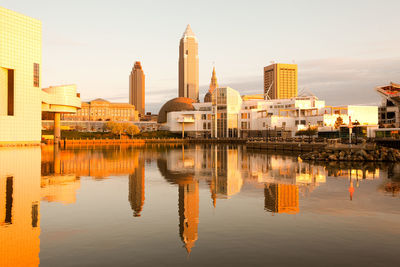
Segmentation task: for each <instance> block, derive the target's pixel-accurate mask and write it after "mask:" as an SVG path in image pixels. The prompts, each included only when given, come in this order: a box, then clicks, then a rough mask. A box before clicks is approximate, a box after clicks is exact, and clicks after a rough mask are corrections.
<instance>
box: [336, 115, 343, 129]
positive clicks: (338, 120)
mask: <svg viewBox="0 0 400 267" xmlns="http://www.w3.org/2000/svg"><path fill="white" fill-rule="evenodd" d="M343 124H344V123H343V119H342V117H340V116H339V117H337V119H336V121H335V125H334V127H335V129H339V127H340V125H343Z"/></svg>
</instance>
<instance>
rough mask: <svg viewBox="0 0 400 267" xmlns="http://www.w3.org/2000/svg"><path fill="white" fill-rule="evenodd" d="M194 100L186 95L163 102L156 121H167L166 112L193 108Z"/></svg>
mask: <svg viewBox="0 0 400 267" xmlns="http://www.w3.org/2000/svg"><path fill="white" fill-rule="evenodd" d="M195 102H196V101H195V100H193V99H191V98H187V97H177V98H174V99H171V100H169V101H168V102H167V103H165V104H164V105H163V106H162V107H161V109H160V111H159V112H158V119H157V122H158V123H166V122H167V114H168V113H169V112H172V111H188V110H195V108H194V107H193V103H195Z"/></svg>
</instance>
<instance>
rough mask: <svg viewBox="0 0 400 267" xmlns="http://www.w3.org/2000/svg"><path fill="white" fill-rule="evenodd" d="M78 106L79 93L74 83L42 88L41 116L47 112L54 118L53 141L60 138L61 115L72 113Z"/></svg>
mask: <svg viewBox="0 0 400 267" xmlns="http://www.w3.org/2000/svg"><path fill="white" fill-rule="evenodd" d="M80 107H81V99H80V95H79V94H78V93H77V92H76V85H74V84H72V85H62V86H50V87H49V88H44V89H43V90H42V116H43V114H48V116H50V117H52V118H51V119H53V120H54V143H58V142H60V139H61V116H63V115H67V116H68V114H71V115H72V114H74V113H76V112H77V110H78V109H79V108H80ZM45 116H46V115H45Z"/></svg>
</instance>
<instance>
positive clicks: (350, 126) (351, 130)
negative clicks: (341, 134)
mask: <svg viewBox="0 0 400 267" xmlns="http://www.w3.org/2000/svg"><path fill="white" fill-rule="evenodd" d="M352 134H353V123H352V122H351V116H349V147H351V135H352Z"/></svg>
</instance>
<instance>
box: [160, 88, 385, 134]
mask: <svg viewBox="0 0 400 267" xmlns="http://www.w3.org/2000/svg"><path fill="white" fill-rule="evenodd" d="M339 117H340V118H341V119H338V118H339ZM350 118H351V121H352V123H353V124H355V123H356V124H359V125H360V126H363V128H364V129H365V131H366V135H367V136H368V137H372V136H373V134H374V130H375V129H377V128H378V107H377V106H340V107H333V106H326V105H325V101H323V100H319V99H318V98H317V97H315V96H303V97H293V98H290V99H273V100H265V99H262V98H260V97H257V96H254V97H251V96H243V97H241V96H240V94H239V93H238V92H237V91H236V90H234V89H232V88H230V87H224V88H217V89H216V90H215V91H214V92H213V94H212V102H209V103H195V102H192V101H189V100H187V99H186V98H182V97H181V98H176V99H173V100H170V101H168V102H167V103H166V104H165V105H164V106H163V107H162V108H161V110H160V113H159V123H161V124H162V126H161V127H162V129H165V130H169V131H171V132H176V133H178V132H182V133H186V135H187V136H191V137H212V138H215V137H217V138H235V137H238V138H240V137H265V136H267V135H268V134H271V135H275V136H284V137H293V136H295V135H296V132H297V131H299V130H304V129H307V128H309V127H311V128H314V127H315V128H317V129H318V131H319V132H334V131H338V129H337V128H338V127H337V126H338V125H339V123H337V121H338V122H339V121H342V125H348V124H349V120H350ZM335 124H336V127H335Z"/></svg>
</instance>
